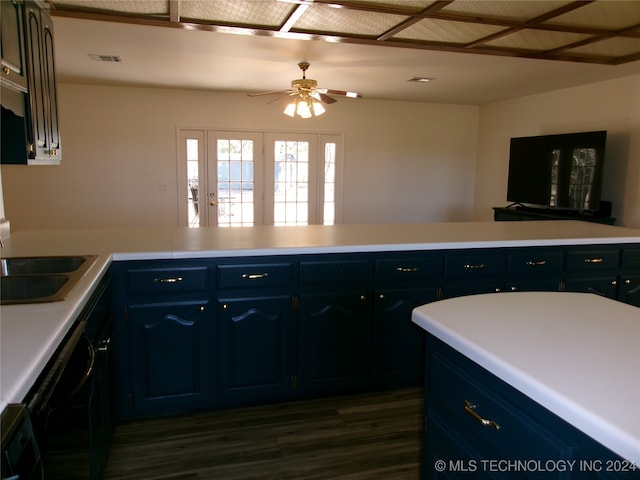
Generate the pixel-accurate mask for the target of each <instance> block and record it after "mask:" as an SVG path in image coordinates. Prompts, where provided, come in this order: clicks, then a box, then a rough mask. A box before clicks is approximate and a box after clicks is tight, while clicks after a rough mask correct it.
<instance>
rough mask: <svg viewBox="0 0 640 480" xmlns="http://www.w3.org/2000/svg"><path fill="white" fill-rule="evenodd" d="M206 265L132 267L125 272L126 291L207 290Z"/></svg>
mask: <svg viewBox="0 0 640 480" xmlns="http://www.w3.org/2000/svg"><path fill="white" fill-rule="evenodd" d="M208 271H209V269H208V268H207V267H206V266H193V267H180V268H135V269H134V268H132V269H128V270H127V273H126V278H127V293H164V292H190V291H199V290H207V289H208V287H209V285H208Z"/></svg>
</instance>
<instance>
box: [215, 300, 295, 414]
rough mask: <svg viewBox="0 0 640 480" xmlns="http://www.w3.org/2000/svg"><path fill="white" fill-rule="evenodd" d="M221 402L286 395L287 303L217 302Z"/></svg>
mask: <svg viewBox="0 0 640 480" xmlns="http://www.w3.org/2000/svg"><path fill="white" fill-rule="evenodd" d="M218 322H219V326H220V372H221V375H220V388H221V393H220V395H221V399H222V400H228V401H231V400H233V401H236V402H245V403H249V402H255V401H257V400H260V399H273V398H281V397H285V396H288V395H290V394H291V390H292V376H294V375H295V369H294V366H293V359H292V357H293V348H294V339H295V331H294V322H293V317H292V309H291V297H290V296H288V295H283V296H278V297H257V298H242V299H219V300H218Z"/></svg>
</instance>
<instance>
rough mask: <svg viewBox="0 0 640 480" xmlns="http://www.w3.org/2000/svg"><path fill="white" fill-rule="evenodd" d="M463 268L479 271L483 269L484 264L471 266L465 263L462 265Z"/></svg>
mask: <svg viewBox="0 0 640 480" xmlns="http://www.w3.org/2000/svg"><path fill="white" fill-rule="evenodd" d="M463 267H464V268H465V269H466V270H480V269H482V268H484V263H478V264H477V265H472V264H470V263H465V264H464V265H463Z"/></svg>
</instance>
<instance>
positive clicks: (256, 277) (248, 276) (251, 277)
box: [242, 273, 269, 280]
mask: <svg viewBox="0 0 640 480" xmlns="http://www.w3.org/2000/svg"><path fill="white" fill-rule="evenodd" d="M268 276H269V274H268V273H243V274H242V278H246V279H247V280H260V279H261V278H267V277H268Z"/></svg>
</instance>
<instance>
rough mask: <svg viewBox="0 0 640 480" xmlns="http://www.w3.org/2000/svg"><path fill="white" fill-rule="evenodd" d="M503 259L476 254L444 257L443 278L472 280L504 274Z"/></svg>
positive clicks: (499, 256) (497, 256) (498, 256)
mask: <svg viewBox="0 0 640 480" xmlns="http://www.w3.org/2000/svg"><path fill="white" fill-rule="evenodd" d="M504 268H505V259H504V257H503V256H502V255H494V254H485V255H483V254H477V255H460V256H450V257H446V258H445V260H444V276H445V278H461V279H462V278H464V279H467V278H468V279H473V278H478V277H490V276H495V275H501V274H503V273H504Z"/></svg>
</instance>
